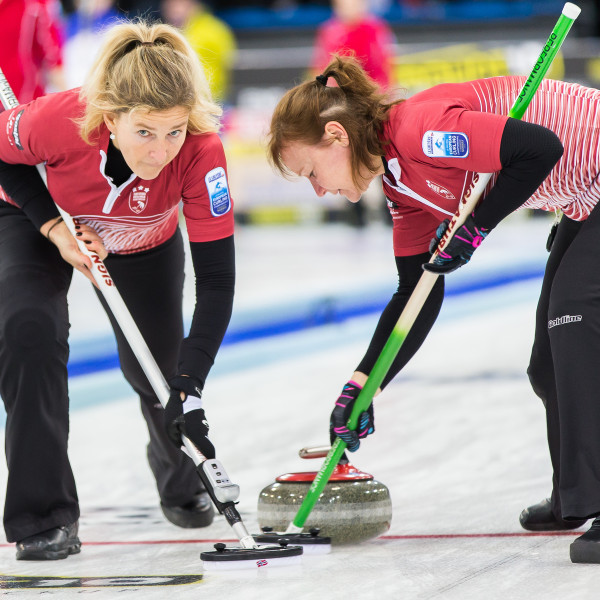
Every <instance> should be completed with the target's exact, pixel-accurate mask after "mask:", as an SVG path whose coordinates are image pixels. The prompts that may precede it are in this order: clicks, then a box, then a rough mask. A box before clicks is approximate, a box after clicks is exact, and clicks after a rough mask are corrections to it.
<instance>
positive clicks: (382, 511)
mask: <svg viewBox="0 0 600 600" xmlns="http://www.w3.org/2000/svg"><path fill="white" fill-rule="evenodd" d="M316 475H317V473H316V472H310V471H309V472H301V473H286V474H285V475H280V476H279V477H277V478H276V480H275V482H274V483H271V484H270V485H268V486H267V487H265V488H264V489H263V490H262V491H261V492H260V495H259V497H258V524H259V526H260V527H261V528H263V530H264V528H268V529H271V530H274V531H285V530H286V529H287V527H288V525H289V524H290V522H291V521H292V520H293V519H294V517H295V516H296V513H297V512H298V508H299V507H300V505H301V504H302V501H303V500H304V496H305V495H306V493H307V492H308V489H309V488H310V484H311V483H312V481H313V480H314V478H315V477H316ZM391 521H392V501H391V498H390V492H389V490H388V488H387V487H386V486H385V485H384V484H383V483H381V482H380V481H377V480H376V479H374V478H373V476H372V475H369V474H368V473H363V472H362V471H359V470H358V469H356V468H355V467H353V466H352V465H350V464H339V465H337V467H336V468H335V470H334V471H333V474H332V475H331V477H330V478H329V481H328V483H327V485H326V486H325V489H324V490H323V492H322V493H321V495H320V496H319V500H318V501H317V503H316V504H315V506H314V508H313V509H312V511H311V513H310V514H309V516H308V519H307V520H306V523H305V525H304V530H303V531H310V530H311V529H313V528H318V529H319V530H320V535H322V536H325V537H330V538H331V543H332V544H333V545H341V544H356V543H358V542H364V541H366V540H369V539H372V538H374V537H377V536H379V535H382V534H383V533H385V532H386V531H387V530H388V529H389V528H390V524H391Z"/></svg>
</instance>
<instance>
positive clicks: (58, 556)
mask: <svg viewBox="0 0 600 600" xmlns="http://www.w3.org/2000/svg"><path fill="white" fill-rule="evenodd" d="M80 552H81V542H77V543H75V544H73V545H71V546H69V547H68V548H65V549H64V550H42V551H34V550H33V551H29V550H20V551H17V560H62V559H64V558H67V557H68V556H69V555H71V554H79V553H80Z"/></svg>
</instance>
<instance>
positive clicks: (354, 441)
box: [329, 381, 375, 452]
mask: <svg viewBox="0 0 600 600" xmlns="http://www.w3.org/2000/svg"><path fill="white" fill-rule="evenodd" d="M361 390H362V387H361V386H360V385H358V383H356V382H355V381H349V382H348V383H347V384H346V385H345V386H344V389H343V390H342V393H341V394H340V397H339V398H338V399H337V400H336V401H335V408H334V409H333V411H332V412H331V418H330V420H329V437H330V439H331V443H332V444H333V442H334V441H335V438H336V436H338V437H340V438H341V439H342V440H344V442H346V445H347V446H348V450H350V452H356V451H357V450H358V447H359V446H360V441H359V440H361V439H363V438H366V437H367V436H368V435H369V434H371V433H373V432H374V431H375V416H374V414H373V403H372V402H371V406H369V408H368V410H366V411H365V412H363V413H362V414H361V415H360V416H359V417H358V425H357V426H356V431H350V430H349V429H348V427H347V423H348V419H349V418H350V413H351V412H352V407H353V406H354V403H355V402H356V399H357V398H358V395H359V394H360V391H361Z"/></svg>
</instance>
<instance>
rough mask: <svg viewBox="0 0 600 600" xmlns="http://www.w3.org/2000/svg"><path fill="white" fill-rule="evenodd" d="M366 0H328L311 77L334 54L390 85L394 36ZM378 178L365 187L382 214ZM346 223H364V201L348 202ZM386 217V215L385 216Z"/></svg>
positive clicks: (380, 83)
mask: <svg viewBox="0 0 600 600" xmlns="http://www.w3.org/2000/svg"><path fill="white" fill-rule="evenodd" d="M368 4H369V3H368V0H332V2H331V8H332V10H333V16H332V17H331V18H330V19H328V20H327V21H325V22H324V23H323V24H322V25H321V26H320V27H319V28H318V30H317V36H316V39H315V44H314V48H313V58H312V65H311V74H312V77H315V76H316V75H318V74H319V73H322V72H323V70H324V69H325V67H326V66H327V65H328V64H329V62H330V61H331V57H332V56H333V55H334V54H337V55H340V56H353V57H354V58H356V59H357V60H358V61H359V62H360V64H361V66H362V67H363V69H364V70H365V72H366V74H367V75H368V76H369V77H370V78H371V79H372V80H373V81H374V82H375V83H376V84H377V85H378V86H379V87H380V89H381V90H383V91H386V90H388V89H389V88H390V87H391V86H392V85H393V80H394V77H393V66H394V43H395V36H394V33H393V31H392V29H391V27H390V26H389V25H388V24H387V23H386V22H385V21H384V20H383V19H381V18H380V17H377V16H376V15H374V14H372V13H371V12H369V5H368ZM378 183H379V180H377V181H376V182H374V185H373V186H371V189H370V190H369V192H370V194H371V196H372V198H369V200H372V202H373V203H375V204H376V205H377V206H378V207H379V208H380V209H381V213H382V214H383V215H384V218H385V213H387V208H386V206H385V199H384V198H383V194H382V193H381V185H377V184H378ZM348 209H349V219H350V223H351V224H353V225H355V226H357V227H363V226H365V225H366V224H367V221H368V218H367V211H366V204H365V202H361V203H355V204H351V205H350V206H349V207H348ZM386 221H387V219H386Z"/></svg>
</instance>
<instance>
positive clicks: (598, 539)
mask: <svg viewBox="0 0 600 600" xmlns="http://www.w3.org/2000/svg"><path fill="white" fill-rule="evenodd" d="M570 553H571V562H574V563H600V518H596V519H594V520H593V521H592V526H591V527H590V528H589V530H588V531H586V532H585V533H584V534H583V535H580V536H579V537H578V538H577V539H576V540H575V541H574V542H573V543H572V544H571V549H570Z"/></svg>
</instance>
